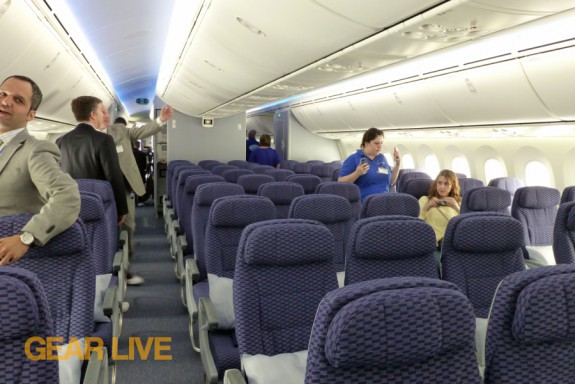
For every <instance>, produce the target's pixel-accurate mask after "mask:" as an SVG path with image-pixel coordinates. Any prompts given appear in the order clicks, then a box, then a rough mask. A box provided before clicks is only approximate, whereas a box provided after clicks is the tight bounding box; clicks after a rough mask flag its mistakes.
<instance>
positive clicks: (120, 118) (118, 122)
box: [114, 116, 128, 125]
mask: <svg viewBox="0 0 575 384" xmlns="http://www.w3.org/2000/svg"><path fill="white" fill-rule="evenodd" d="M114 124H124V125H128V122H127V121H126V119H124V118H123V117H122V116H120V117H116V120H114Z"/></svg>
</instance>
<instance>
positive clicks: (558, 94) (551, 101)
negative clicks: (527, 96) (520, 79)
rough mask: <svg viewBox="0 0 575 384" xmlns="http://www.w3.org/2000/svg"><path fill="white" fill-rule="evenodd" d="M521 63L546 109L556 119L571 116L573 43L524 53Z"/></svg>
mask: <svg viewBox="0 0 575 384" xmlns="http://www.w3.org/2000/svg"><path fill="white" fill-rule="evenodd" d="M521 64H522V66H523V70H524V71H525V73H526V74H527V77H528V79H529V81H530V83H531V85H532V86H533V88H534V89H535V92H537V95H538V96H539V97H540V98H541V102H542V103H543V104H544V105H545V106H546V107H547V108H548V109H549V111H550V112H551V113H552V114H553V115H554V116H556V117H557V118H558V119H561V120H575V108H574V106H575V92H574V91H573V90H574V89H575V76H573V68H575V47H571V48H566V49H563V50H560V51H555V52H549V53H547V54H545V55H535V56H533V57H528V58H525V59H523V60H521ZM561 90H565V92H562V91H561Z"/></svg>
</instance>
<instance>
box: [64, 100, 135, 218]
mask: <svg viewBox="0 0 575 384" xmlns="http://www.w3.org/2000/svg"><path fill="white" fill-rule="evenodd" d="M71 106H72V112H73V113H74V117H75V118H76V121H77V122H78V125H76V127H75V128H74V129H72V130H71V131H70V132H68V133H66V134H65V135H64V136H62V137H60V138H58V140H56V144H57V145H58V147H59V148H60V151H61V152H62V169H63V170H64V171H65V172H68V173H69V174H70V176H72V177H73V178H74V179H96V180H104V181H107V182H109V183H110V185H111V186H112V191H113V192H114V199H115V200H116V209H117V211H118V212H117V213H118V223H119V224H122V223H123V222H124V220H125V219H126V214H127V213H128V203H127V202H126V188H125V186H124V178H123V176H122V170H121V169H120V163H119V161H118V155H117V154H116V147H115V145H114V140H112V138H111V137H109V136H108V135H105V134H103V133H101V132H98V131H97V130H96V128H97V127H98V126H100V125H101V124H102V121H103V119H104V115H103V114H102V100H100V99H98V98H97V97H93V96H80V97H77V98H75V99H74V100H72V103H71Z"/></svg>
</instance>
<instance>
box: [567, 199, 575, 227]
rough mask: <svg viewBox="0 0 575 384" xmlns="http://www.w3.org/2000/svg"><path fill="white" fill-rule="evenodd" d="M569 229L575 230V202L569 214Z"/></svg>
mask: <svg viewBox="0 0 575 384" xmlns="http://www.w3.org/2000/svg"><path fill="white" fill-rule="evenodd" d="M567 229H568V230H569V231H575V204H574V205H573V206H572V207H571V209H570V210H569V216H567Z"/></svg>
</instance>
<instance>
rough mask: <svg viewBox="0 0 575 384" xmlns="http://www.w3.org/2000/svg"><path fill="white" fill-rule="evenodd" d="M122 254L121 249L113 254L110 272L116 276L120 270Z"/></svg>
mask: <svg viewBox="0 0 575 384" xmlns="http://www.w3.org/2000/svg"><path fill="white" fill-rule="evenodd" d="M123 256H124V252H123V251H118V252H116V253H115V254H114V261H113V262H112V273H113V274H114V275H115V276H118V273H120V271H121V270H122V266H123V260H122V259H123Z"/></svg>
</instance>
